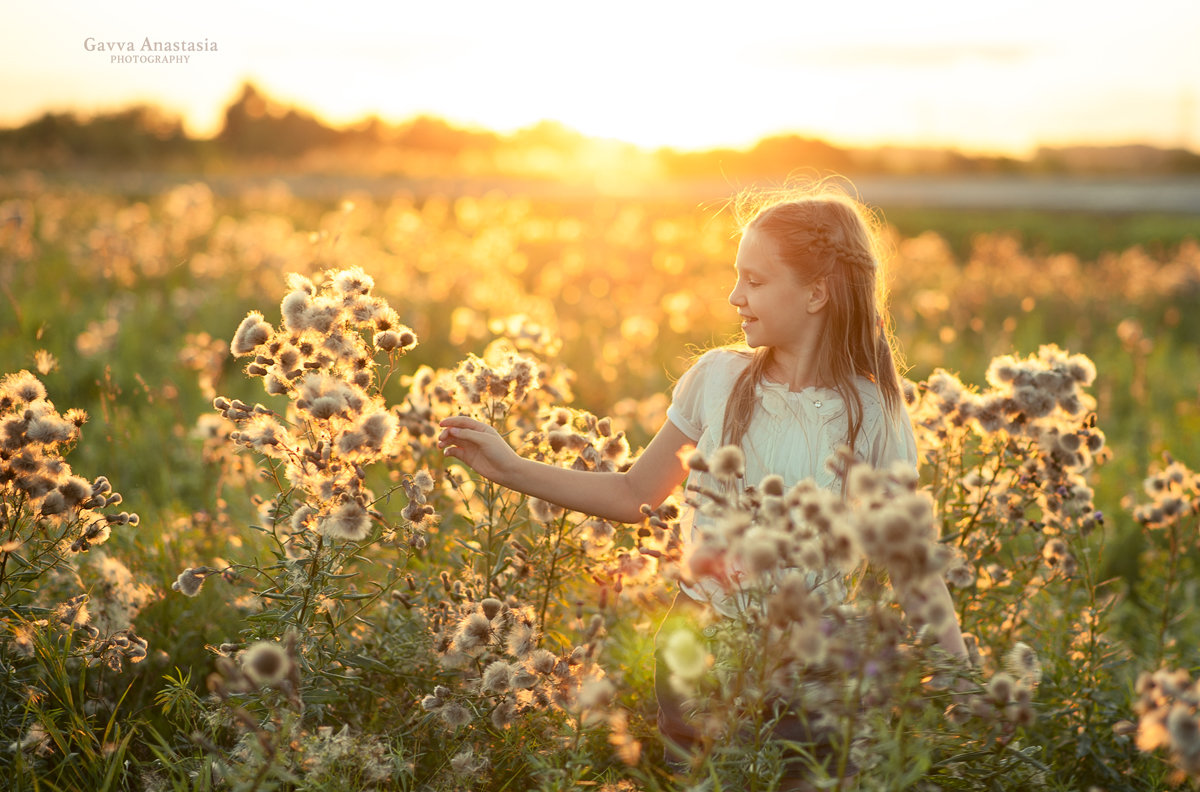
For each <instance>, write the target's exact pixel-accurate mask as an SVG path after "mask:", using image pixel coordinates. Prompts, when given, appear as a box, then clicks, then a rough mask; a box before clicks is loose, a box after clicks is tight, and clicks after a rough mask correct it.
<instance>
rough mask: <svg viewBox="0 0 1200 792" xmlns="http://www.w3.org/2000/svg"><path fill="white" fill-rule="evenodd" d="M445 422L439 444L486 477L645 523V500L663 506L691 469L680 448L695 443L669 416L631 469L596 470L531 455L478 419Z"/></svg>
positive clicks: (614, 517)
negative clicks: (563, 465) (564, 465)
mask: <svg viewBox="0 0 1200 792" xmlns="http://www.w3.org/2000/svg"><path fill="white" fill-rule="evenodd" d="M441 425H442V433H441V434H440V435H439V436H438V447H439V448H441V449H442V450H443V452H444V453H445V455H446V456H449V457H454V458H455V459H458V460H461V461H462V462H465V463H466V464H468V465H470V466H471V467H472V468H473V469H474V470H475V472H476V473H479V474H480V475H481V476H483V477H485V478H488V479H491V480H492V481H494V482H496V483H497V484H500V485H503V486H505V487H508V488H509V489H513V490H516V491H518V492H523V493H525V494H526V495H532V496H533V497H535V498H541V499H542V500H545V501H550V502H551V503H556V504H558V505H559V506H562V507H564V508H567V509H571V510H573V511H578V512H583V513H584V514H590V515H592V516H594V517H602V518H604V519H606V520H613V521H615V522H640V521H641V520H642V513H641V507H642V504H648V505H649V506H651V507H657V506H658V505H659V504H661V503H662V502H663V501H664V500H665V499H666V497H667V496H668V495H670V494H671V491H672V490H674V489H675V488H676V487H678V486H679V485H680V483H681V482H682V481H683V479H684V477H685V476H686V475H687V469H686V468H685V467H684V465H683V463H682V462H681V461H680V460H679V451H680V449H682V448H683V447H684V446H685V445H689V444H691V443H692V442H693V441H692V439H691V438H689V437H688V436H687V435H685V434H684V433H683V432H682V431H680V430H679V428H678V427H676V426H675V424H673V423H671V422H670V421H666V422H665V423H664V424H663V425H662V428H661V429H659V430H658V434H656V435H655V436H654V439H653V440H651V441H650V445H649V446H647V447H646V450H645V451H643V452H642V455H641V456H639V457H638V458H637V461H636V462H634V463H633V467H631V468H630V469H629V470H628V471H626V472H624V473H595V472H590V471H586V470H570V469H568V468H560V467H555V466H554V465H547V464H545V463H543V462H535V461H533V460H532V459H525V458H523V457H521V456H520V455H518V454H517V452H516V451H514V450H513V449H512V447H511V446H510V445H509V444H508V443H507V442H505V440H504V438H502V437H501V436H500V434H499V433H498V432H497V431H496V430H495V429H493V428H492V427H490V426H488V425H487V424H485V423H483V422H482V421H476V420H475V419H473V418H467V417H465V416H461V415H459V416H453V417H450V418H447V419H445V420H444V421H442V423H441Z"/></svg>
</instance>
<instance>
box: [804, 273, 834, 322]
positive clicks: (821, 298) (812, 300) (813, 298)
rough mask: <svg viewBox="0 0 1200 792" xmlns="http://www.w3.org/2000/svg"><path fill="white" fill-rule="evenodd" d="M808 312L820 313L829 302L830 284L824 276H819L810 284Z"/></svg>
mask: <svg viewBox="0 0 1200 792" xmlns="http://www.w3.org/2000/svg"><path fill="white" fill-rule="evenodd" d="M808 289H809V293H808V306H807V308H808V312H809V313H810V314H813V313H819V312H820V311H821V310H822V309H823V308H824V307H825V304H826V303H828V302H829V284H828V283H826V282H825V279H824V278H817V279H816V280H815V281H813V282H812V283H810V284H809V285H808Z"/></svg>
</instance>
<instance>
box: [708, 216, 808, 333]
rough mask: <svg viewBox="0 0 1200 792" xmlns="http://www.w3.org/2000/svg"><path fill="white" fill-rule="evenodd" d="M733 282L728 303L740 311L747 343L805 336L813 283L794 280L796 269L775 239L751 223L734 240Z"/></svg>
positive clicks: (796, 277)
mask: <svg viewBox="0 0 1200 792" xmlns="http://www.w3.org/2000/svg"><path fill="white" fill-rule="evenodd" d="M734 266H735V268H736V269H737V282H736V283H735V284H734V286H733V291H732V292H730V293H729V304H730V305H732V306H733V307H734V308H737V312H738V316H740V317H742V331H743V332H744V333H745V334H746V343H747V344H748V345H749V346H751V347H760V346H770V347H778V348H780V349H784V350H790V349H797V348H799V347H801V346H804V345H805V344H804V340H805V339H806V338H808V339H809V341H810V342H811V338H812V334H813V333H814V332H815V331H816V330H817V328H818V326H819V325H818V324H817V321H818V318H817V311H819V308H820V306H819V305H816V304H815V303H814V299H813V298H814V289H813V287H812V285H811V284H809V285H804V284H802V283H801V282H800V278H799V276H798V275H797V274H796V271H795V270H794V269H793V268H792V267H789V266H788V265H787V264H784V263H783V262H782V261H781V260H780V258H779V254H778V251H777V249H776V245H775V242H774V241H773V240H772V239H771V238H770V237H768V236H766V235H765V234H763V233H762V232H760V231H758V230H757V229H755V228H753V227H751V228H749V229H747V231H746V233H745V234H743V235H742V241H741V243H740V244H739V245H738V252H737V262H736V264H735V265H734Z"/></svg>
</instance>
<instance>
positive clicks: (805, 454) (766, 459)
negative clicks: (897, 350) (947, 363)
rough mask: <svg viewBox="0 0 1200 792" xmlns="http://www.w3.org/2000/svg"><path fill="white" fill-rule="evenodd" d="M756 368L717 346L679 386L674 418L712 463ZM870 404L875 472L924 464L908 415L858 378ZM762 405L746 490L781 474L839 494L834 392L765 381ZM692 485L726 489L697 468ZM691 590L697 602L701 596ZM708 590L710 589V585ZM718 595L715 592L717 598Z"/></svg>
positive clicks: (746, 448)
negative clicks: (728, 415)
mask: <svg viewBox="0 0 1200 792" xmlns="http://www.w3.org/2000/svg"><path fill="white" fill-rule="evenodd" d="M749 364H750V354H749V353H747V352H742V351H738V350H734V349H728V348H718V349H712V350H709V351H708V352H706V353H704V355H702V356H701V358H700V359H699V360H698V361H696V363H695V365H693V366H692V367H691V368H690V369H688V371H687V372H686V373H684V375H683V376H682V377H681V378H680V379H679V382H677V383H676V385H675V390H674V395H673V397H672V402H671V406H670V407H669V408H668V409H667V418H668V420H670V421H671V423H673V424H675V426H676V427H677V428H678V429H679V430H680V431H681V432H683V433H684V434H685V435H687V436H688V438H690V439H691V440H692V441H693V442H694V443H695V444H696V449H697V450H698V451H699V452H700V453H701V454H702V455H704V456H705V458H708V457H709V456H711V454H712V453H713V452H714V451H716V450H717V449H718V448H720V447H721V446H722V445H723V443H722V441H721V429H722V427H723V425H724V421H725V407H726V405H727V404H728V403H729V397H730V394H731V393H732V391H733V385H734V382H736V381H737V378H738V375H739V374H741V373H742V371H743V370H744V369H745V368H746V366H748V365H749ZM856 384H857V385H858V392H859V396H860V397H861V398H862V404H863V421H862V428H861V430H860V431H859V434H858V439H857V441H856V443H855V456H857V457H858V458H860V459H862V460H864V461H866V462H868V463H870V465H871V466H872V467H875V468H887V467H889V466H890V465H891V464H892V463H893V462H895V461H897V460H903V461H904V462H907V463H908V464H909V465H912V466H913V467H916V466H917V444H916V440H915V439H914V437H913V430H912V423H911V421H910V420H909V417H908V413H907V412H906V411H905V410H904V409H903V408H900V409H899V410H897V411H895V412H893V411H890V410H888V409H887V406H886V404H885V403H884V401H883V398H882V395H881V394H880V393H879V390H878V389H877V388H876V387H875V384H874V383H872V382H871V381H870V380H868V379H866V378H865V377H858V378H857V383H856ZM757 395H758V397H759V405H758V407H757V408H756V409H755V412H754V418H753V419H752V420H751V422H750V427H749V429H748V430H747V431H746V436H745V438H744V439H743V440H742V450H743V452H744V453H745V456H746V475H745V484H747V485H751V484H752V485H755V486H757V485H758V483H759V482H760V481H762V479H763V477H764V476H766V475H768V474H771V473H775V474H778V475H780V476H782V477H783V481H784V485H785V486H787V487H790V486H792V485H794V484H796V483H797V482H799V481H803V480H805V479H812V480H813V481H815V482H816V484H817V486H819V487H822V488H824V489H827V490H830V491H834V492H838V491H840V489H841V480H840V479H839V478H838V476H837V475H836V474H835V473H834V472H833V471H832V470H830V468H829V466H828V465H826V462H827V461H828V460H829V458H830V457H831V456H833V454H834V452H835V451H836V449H837V448H838V447H840V446H843V445H846V444H847V436H846V429H847V423H846V405H845V403H844V402H843V401H842V398H841V396H839V395H838V392H837V391H836V390H834V389H832V388H817V387H810V388H805V389H804V390H802V391H798V392H793V391H791V390H789V389H788V386H787V385H784V384H781V383H774V382H763V383H760V384H759V386H758V388H757ZM687 484H688V486H689V487H691V486H693V485H697V486H701V487H705V488H707V489H713V490H717V491H720V490H721V487H720V485H718V483H717V481H716V479H714V478H713V477H712V475H711V474H709V473H703V472H700V471H695V470H693V471H692V472H691V473H689V474H688V480H687ZM692 511H693V510H692V509H688V510H686V513H685V515H684V522H683V526H682V527H683V529H684V536H685V537H689V536H690V534H691V533H692V531H690V530H688V529H689V527H690V526H689V524H690V523H692V521H693V520H694V519H695V515H694V514H692V513H691V512H692ZM683 588H684V591H685V592H687V593H688V594H689V595H691V596H692V597H693V598H695V599H708V597H702V596H697V595H698V594H699V592H696V591H694V590H689V589H690V588H691V587H689V586H684V587H683ZM704 588H706V589H707V588H709V587H708V586H704ZM710 593H711V592H710Z"/></svg>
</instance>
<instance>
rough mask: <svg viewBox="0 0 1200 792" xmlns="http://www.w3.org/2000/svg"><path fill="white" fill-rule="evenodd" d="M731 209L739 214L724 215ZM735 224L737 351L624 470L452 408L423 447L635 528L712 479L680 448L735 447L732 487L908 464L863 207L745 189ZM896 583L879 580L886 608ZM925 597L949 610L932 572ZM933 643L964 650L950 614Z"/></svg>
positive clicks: (703, 377)
mask: <svg viewBox="0 0 1200 792" xmlns="http://www.w3.org/2000/svg"><path fill="white" fill-rule="evenodd" d="M743 205H744V204H743ZM739 209H741V207H739ZM746 215H747V213H746V212H745V211H744V210H742V211H741V212H739V221H741V220H742V219H743V218H744V217H746ZM739 224H740V226H741V230H742V235H741V241H740V244H739V245H738V251H737V260H736V264H735V269H736V275H737V280H736V282H735V284H734V287H733V291H732V292H730V294H729V303H730V305H732V306H733V307H734V308H735V309H736V310H737V314H738V316H739V317H740V318H741V320H742V321H741V329H742V332H743V333H744V336H745V342H746V343H745V347H746V348H731V347H725V348H718V349H713V350H710V351H709V352H707V353H705V354H704V355H703V356H702V357H700V359H699V360H698V361H697V362H696V363H695V365H693V366H692V368H691V369H689V370H688V371H687V372H686V373H685V374H684V375H683V377H682V378H681V379H680V380H679V382H678V383H677V384H676V386H675V390H674V394H673V399H672V404H671V406H670V408H669V409H668V411H667V421H666V422H665V423H664V424H663V426H662V428H661V429H660V430H659V431H658V434H657V435H655V437H654V439H653V440H652V441H651V442H650V445H649V446H648V447H647V448H646V450H645V451H644V452H643V453H642V455H641V456H640V457H638V459H637V461H636V462H635V463H634V464H633V466H632V467H631V468H630V469H629V470H628V471H626V472H624V473H594V472H587V471H578V470H569V469H564V468H559V467H553V466H551V465H546V464H542V463H538V462H534V461H532V460H528V459H523V458H521V457H520V456H518V455H517V454H516V452H515V451H513V450H512V448H511V447H510V446H509V445H508V444H507V443H506V442H505V441H504V440H503V439H502V438H501V437H500V436H499V435H498V434H497V433H496V431H495V430H494V429H492V428H491V427H489V426H487V425H486V424H483V423H480V422H478V421H474V420H471V419H468V418H464V417H453V418H448V419H446V420H445V421H443V422H442V426H443V431H442V433H441V435H440V437H439V441H438V445H439V446H440V447H441V448H443V449H444V450H445V453H446V455H447V456H451V457H454V458H457V459H459V460H461V461H463V462H465V463H466V464H468V465H470V466H471V467H472V468H474V469H475V470H476V472H478V473H480V474H481V475H483V476H486V477H487V478H489V479H491V480H492V481H495V482H497V483H499V484H501V485H504V486H506V487H509V488H511V489H514V490H518V491H520V492H524V493H526V494H528V495H531V496H534V497H537V498H541V499H543V500H546V501H551V502H553V503H557V504H559V505H560V506H563V507H565V508H568V509H573V510H575V511H579V512H583V513H585V514H590V515H595V516H599V517H603V518H606V519H609V520H614V521H618V522H640V521H641V519H642V513H641V511H640V508H641V506H642V504H648V505H650V506H652V507H653V506H657V505H659V504H661V503H662V501H663V500H664V499H665V498H666V497H667V496H668V495H669V494H670V493H671V492H672V491H673V490H674V489H675V488H676V487H678V486H679V485H680V483H681V482H682V481H683V479H684V477H685V475H688V476H689V478H688V484H689V485H693V484H697V485H701V484H702V485H704V486H706V487H707V488H709V489H717V488H718V487H717V485H716V482H714V480H712V479H711V478H709V477H707V474H705V473H702V472H699V471H693V472H692V473H691V474H688V473H687V471H686V470H685V468H684V467H683V466H682V464H681V463H680V452H681V450H682V449H683V448H684V447H685V446H689V445H694V446H696V448H697V450H698V451H699V452H700V453H701V454H702V455H704V456H705V457H706V458H707V457H709V456H710V455H711V454H712V452H713V451H715V450H716V449H718V448H719V447H721V446H723V445H736V446H740V448H741V449H742V452H743V454H744V456H745V474H744V480H745V481H747V482H753V483H757V482H758V481H760V480H761V479H762V477H763V476H765V475H766V474H768V473H777V474H780V475H782V476H783V478H784V480H785V482H786V484H787V485H789V486H790V485H791V484H794V483H795V482H797V481H800V480H802V479H813V480H815V481H816V483H817V484H818V486H821V487H824V488H827V489H830V490H834V491H840V490H841V488H842V486H843V482H842V481H840V479H839V477H838V474H837V473H835V472H834V471H833V470H832V469H831V468H830V467H828V466H827V465H826V464H825V463H826V461H827V460H828V459H829V457H830V456H831V455H833V453H834V451H835V449H837V448H838V447H840V446H843V445H846V446H849V447H850V449H851V450H852V451H853V452H854V454H855V455H856V456H857V457H859V458H860V459H863V460H865V461H867V462H869V463H871V464H872V465H873V466H875V467H877V468H884V467H887V466H889V465H890V464H892V463H893V462H895V461H897V460H902V461H904V462H906V463H908V464H909V465H912V466H914V467H915V466H916V464H917V450H916V443H915V441H914V439H913V432H912V426H911V424H910V423H909V420H908V416H907V413H906V412H905V410H904V407H903V403H902V396H901V391H900V378H899V375H898V374H897V371H896V366H895V363H894V360H893V355H892V343H893V341H892V338H891V335H890V332H889V329H888V322H887V320H886V315H885V313H884V310H885V309H884V302H885V299H884V297H885V291H884V287H883V280H882V277H881V273H880V259H879V256H878V252H877V247H878V240H877V235H876V234H874V233H873V232H872V226H871V225H870V223H869V222H868V220H867V214H866V212H865V210H864V209H863V208H862V207H861V206H860V205H859V204H858V203H857V202H855V201H853V200H851V199H849V198H847V197H846V196H844V195H842V194H840V193H837V192H833V191H831V190H829V189H828V188H826V189H823V190H820V191H813V192H810V193H805V194H802V195H798V196H797V195H783V196H777V197H774V198H769V199H765V200H762V199H760V201H759V204H758V206H757V207H755V208H754V211H753V212H752V213H751V216H750V218H749V221H748V222H739ZM693 516H694V514H693ZM685 535H686V533H685ZM903 583H904V581H902V580H896V579H895V576H893V584H894V586H895V588H896V590H897V592H898V593H899V594H900V596H901V600H902V602H903V600H904V597H905V591H906V587H905V586H904V585H903ZM681 590H682V591H681V593H680V594H679V595H677V597H676V602H675V605H673V606H672V613H671V614H669V615H668V621H669V620H671V619H673V618H674V619H678V618H681V617H682V618H685V619H686V618H689V617H690V615H691V614H692V613H693V611H694V607H695V606H694V603H695V602H696V601H700V602H709V603H711V604H713V605H714V606H715V607H717V609H718V610H722V609H723V608H722V601H721V600H722V598H721V596H720V585H719V584H718V583H717V581H715V580H708V581H705V580H701V581H700V582H698V583H696V584H693V585H682V586H681ZM926 596H932V597H933V598H934V599H935V600H937V601H938V602H937V604H938V605H940V606H942V607H944V609H945V611H946V612H949V613H953V612H954V608H953V605H952V603H951V602H950V595H949V593H948V591H947V590H946V587H945V584H944V583H942V582H941V581H940V578H939V580H938V582H937V583H936V584H935V587H934V591H933V592H932V593H929V592H927V593H926ZM904 604H905V605H906V607H907V606H908V605H909V604H908V603H904ZM914 604H915V603H914ZM938 641H939V643H940V644H941V646H942V647H943V648H944V649H945V650H947V651H948V652H950V653H951V654H954V655H957V656H959V657H962V658H965V657H966V655H967V652H966V648H965V646H964V643H963V639H962V635H961V633H960V631H959V628H958V624H957V622H956V621H955V620H953V619H951V620H950V623H949V625H948V626H947V627H946V628H944V629H943V631H942V633H941V634H940V635H939V636H938ZM662 676H663V675H662V674H658V675H656V692H657V693H658V698H659V727H660V729H661V730H662V732H663V736H664V738H666V741H667V742H668V745H671V744H674V745H675V746H678V747H682V748H683V749H685V750H686V748H687V747H688V745H689V744H690V743H691V742H692V741H693V738H694V736H695V735H694V733H693V732H692V730H691V728H690V727H689V726H688V724H687V723H686V721H685V719H684V718H683V717H682V713H681V712H680V709H679V705H678V702H677V701H676V700H675V699H674V696H673V695H672V694H671V692H670V689H669V687H668V686H666V685H665V684H664V680H663V679H662V678H661V677H662Z"/></svg>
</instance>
